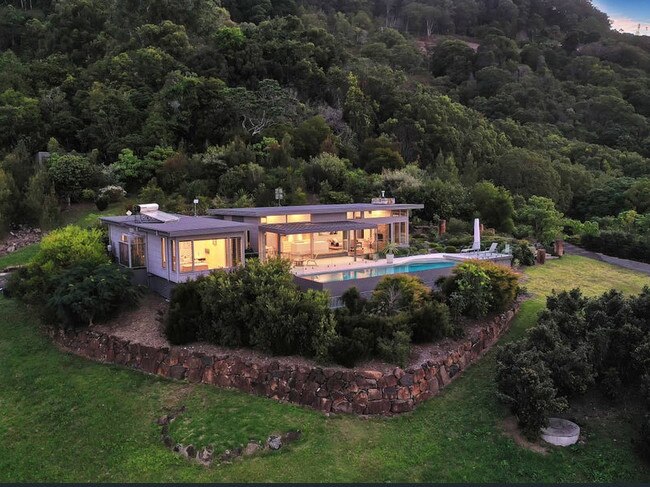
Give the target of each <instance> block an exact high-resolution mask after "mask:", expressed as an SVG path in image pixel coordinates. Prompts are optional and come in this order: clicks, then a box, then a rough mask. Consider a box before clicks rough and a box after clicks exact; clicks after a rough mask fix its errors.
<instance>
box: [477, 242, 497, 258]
mask: <svg viewBox="0 0 650 487" xmlns="http://www.w3.org/2000/svg"><path fill="white" fill-rule="evenodd" d="M498 246H499V244H498V243H496V242H492V245H490V248H489V249H487V250H484V251H483V252H481V254H483V255H485V256H486V257H489V256H490V255H492V254H495V255H496V253H497V247H498Z"/></svg>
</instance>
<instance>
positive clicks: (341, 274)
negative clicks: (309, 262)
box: [301, 260, 458, 282]
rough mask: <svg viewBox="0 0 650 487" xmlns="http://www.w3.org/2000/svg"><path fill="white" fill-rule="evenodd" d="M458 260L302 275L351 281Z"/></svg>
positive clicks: (442, 265) (451, 264)
mask: <svg viewBox="0 0 650 487" xmlns="http://www.w3.org/2000/svg"><path fill="white" fill-rule="evenodd" d="M456 264H458V262H452V261H449V260H437V261H429V262H413V263H410V264H399V265H391V266H382V267H365V268H361V269H350V270H347V271H337V272H323V273H320V274H312V275H309V276H301V277H303V278H304V279H309V280H311V281H316V282H335V281H351V280H353V279H365V278H367V277H378V276H387V275H390V274H408V273H411V272H419V271H429V270H432V269H446V268H449V267H454V266H455V265H456Z"/></svg>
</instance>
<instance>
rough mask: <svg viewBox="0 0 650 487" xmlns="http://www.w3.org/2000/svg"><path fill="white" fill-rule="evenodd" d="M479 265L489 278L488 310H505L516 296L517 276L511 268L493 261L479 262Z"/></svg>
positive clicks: (497, 311) (498, 311)
mask: <svg viewBox="0 0 650 487" xmlns="http://www.w3.org/2000/svg"><path fill="white" fill-rule="evenodd" d="M480 266H481V268H482V269H483V271H484V272H485V273H486V274H487V276H488V280H489V289H490V311H491V312H496V313H500V312H502V311H505V310H506V309H508V308H509V307H510V305H511V304H512V303H513V302H514V301H515V299H516V298H517V292H518V289H519V276H518V275H517V274H516V273H515V272H514V271H513V270H512V269H511V268H509V267H506V266H503V265H499V264H495V263H494V262H481V263H480Z"/></svg>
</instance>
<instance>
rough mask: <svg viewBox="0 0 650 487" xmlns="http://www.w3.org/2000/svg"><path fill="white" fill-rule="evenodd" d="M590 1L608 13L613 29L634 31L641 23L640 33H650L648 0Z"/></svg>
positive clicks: (649, 5) (649, 2) (649, 6)
mask: <svg viewBox="0 0 650 487" xmlns="http://www.w3.org/2000/svg"><path fill="white" fill-rule="evenodd" d="M592 3H593V4H594V5H595V6H596V7H597V8H598V9H600V10H602V11H603V12H606V13H607V15H609V17H610V18H611V19H612V23H613V27H614V28H615V29H623V30H624V31H625V32H632V33H634V32H636V30H637V27H638V25H639V24H641V33H642V34H645V35H650V0H593V2H592ZM646 28H647V29H646Z"/></svg>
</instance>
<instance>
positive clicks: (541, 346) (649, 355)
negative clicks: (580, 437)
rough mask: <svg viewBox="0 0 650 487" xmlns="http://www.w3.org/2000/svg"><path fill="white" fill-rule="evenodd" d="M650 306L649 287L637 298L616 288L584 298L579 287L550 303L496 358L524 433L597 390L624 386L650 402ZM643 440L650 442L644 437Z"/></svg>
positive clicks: (613, 392)
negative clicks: (570, 401) (573, 399)
mask: <svg viewBox="0 0 650 487" xmlns="http://www.w3.org/2000/svg"><path fill="white" fill-rule="evenodd" d="M649 305H650V288H647V287H646V288H644V290H643V292H642V293H641V294H640V295H638V296H633V297H625V296H624V295H623V294H621V293H620V292H618V291H614V290H612V291H609V292H607V293H605V294H603V295H602V296H599V297H597V298H586V297H584V296H583V295H582V293H581V292H580V291H579V290H578V289H573V290H571V291H569V292H566V291H563V292H561V293H557V294H555V293H554V294H552V295H551V296H549V297H548V299H547V304H546V309H545V310H543V311H542V312H541V313H540V314H539V316H538V321H537V324H536V325H535V326H534V327H533V328H531V329H530V330H529V331H528V334H527V335H526V337H525V338H524V339H523V340H521V341H520V342H518V343H515V344H510V345H508V346H506V347H504V348H503V349H501V350H500V351H499V352H498V354H497V385H498V390H499V392H500V394H501V398H502V399H503V400H504V401H506V402H507V403H509V404H510V406H511V409H512V411H513V413H515V414H517V416H518V418H519V421H520V425H521V427H522V429H523V430H524V431H525V432H526V434H527V435H529V436H531V437H534V436H535V435H536V434H537V432H538V431H539V427H540V425H543V424H544V422H545V421H546V418H547V417H548V415H549V414H550V413H552V412H555V411H558V410H559V409H560V406H561V405H562V402H563V401H565V400H566V399H569V398H571V397H573V396H575V395H578V394H583V393H585V392H587V391H588V390H589V389H590V388H591V387H592V386H594V385H595V386H597V387H598V388H599V389H600V390H601V391H602V392H603V393H604V394H605V395H607V396H609V397H616V396H618V395H619V394H620V393H621V391H622V390H623V388H625V387H632V388H634V390H641V391H642V392H644V394H648V396H649V397H650V327H649V326H648V316H647V315H648V313H647V309H648V306H649ZM544 394H546V397H544ZM548 401H550V402H548ZM522 409H523V410H524V412H523V413H522ZM638 441H639V442H640V443H639V445H640V448H645V446H644V444H645V445H648V444H650V443H648V440H647V437H646V438H644V434H643V432H642V435H641V437H640V438H639V440H638ZM644 442H645V443H644Z"/></svg>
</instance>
